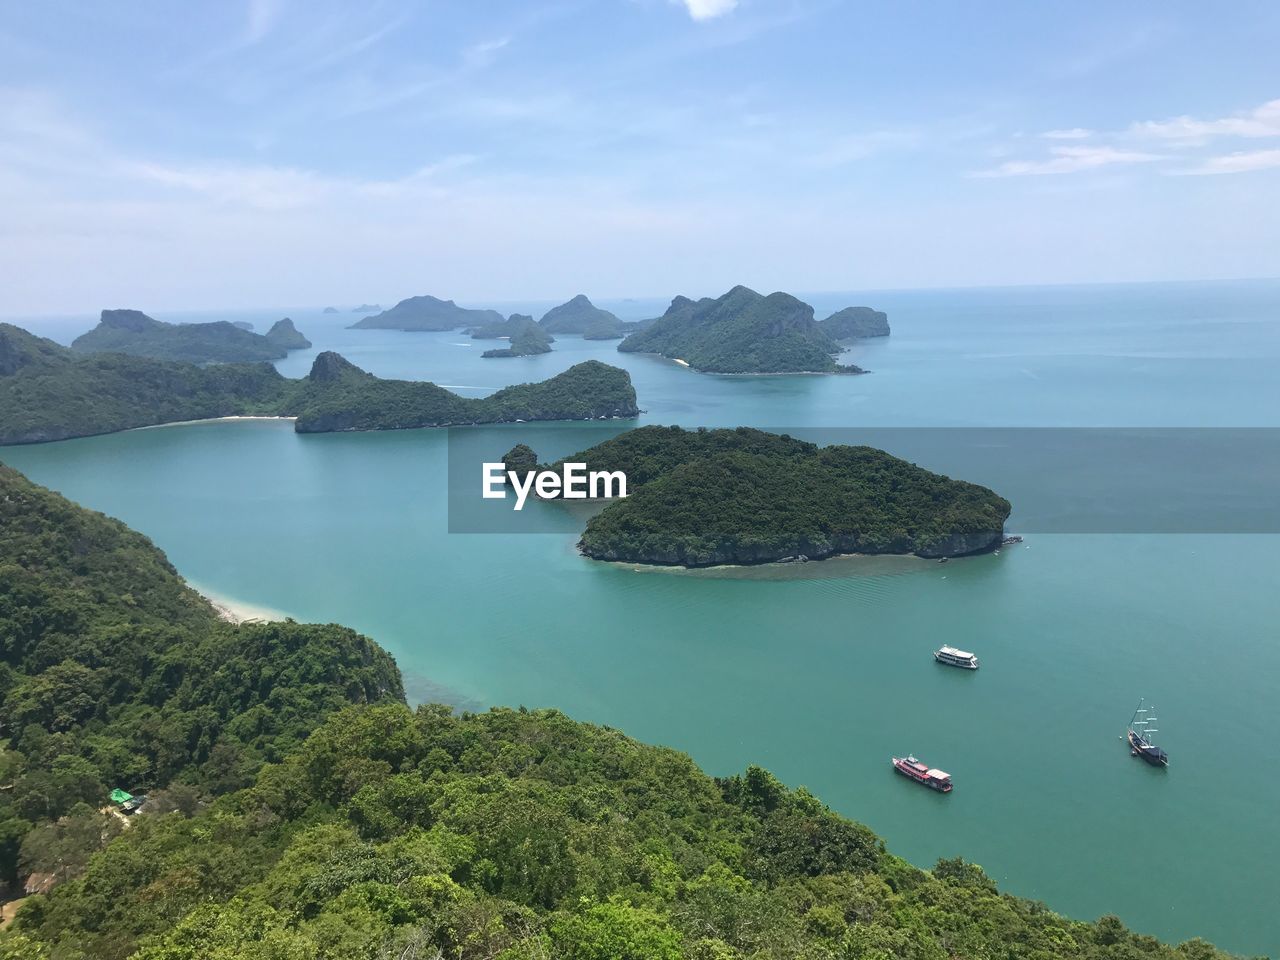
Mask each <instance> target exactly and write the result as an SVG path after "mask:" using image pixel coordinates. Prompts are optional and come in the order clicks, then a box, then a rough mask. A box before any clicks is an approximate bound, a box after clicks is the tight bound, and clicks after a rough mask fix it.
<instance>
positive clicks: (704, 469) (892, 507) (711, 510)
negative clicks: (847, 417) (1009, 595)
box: [509, 427, 1010, 567]
mask: <svg viewBox="0 0 1280 960" xmlns="http://www.w3.org/2000/svg"><path fill="white" fill-rule="evenodd" d="M509 456H510V455H509ZM565 461H573V462H580V463H586V464H587V469H588V470H610V471H612V470H621V471H622V472H624V473H625V474H626V475H627V483H628V491H629V493H630V496H628V497H627V498H626V499H625V500H617V501H615V502H613V503H610V504H609V505H608V506H606V507H605V508H604V509H603V510H602V511H601V512H600V513H598V514H596V515H595V516H594V517H592V518H591V519H590V520H589V521H588V522H587V527H586V530H585V531H584V532H583V535H582V540H581V541H580V542H579V545H578V546H579V548H580V549H581V550H582V552H583V553H585V554H586V555H587V556H589V557H595V558H597V559H601V560H626V561H631V562H639V563H653V564H671V565H681V566H691V567H702V566H712V565H716V564H747V563H767V562H771V561H776V560H782V559H787V558H799V557H805V558H807V559H810V560H815V559H821V558H823V557H829V556H832V555H834V554H838V553H914V554H917V555H919V556H923V557H943V556H959V555H962V554H966V553H975V552H978V551H981V550H985V549H988V548H990V547H992V546H994V545H996V544H998V543H999V542H1000V538H1001V537H1002V535H1003V533H1004V521H1005V520H1006V519H1007V518H1008V516H1009V509H1010V507H1009V503H1008V501H1006V500H1004V499H1003V498H1001V497H999V496H997V495H996V494H995V493H993V492H992V491H990V490H988V489H987V488H986V487H981V486H978V485H976V484H972V483H965V482H962V481H958V480H952V479H950V478H948V477H944V476H941V475H940V474H936V473H931V472H930V471H928V470H924V469H922V468H920V467H917V466H915V465H914V464H912V463H908V462H907V461H905V460H900V459H899V458H897V457H894V456H891V455H890V454H888V453H885V452H884V451H882V450H876V449H874V448H872V447H852V446H829V447H818V446H817V445H815V444H812V443H805V442H803V441H801V440H796V439H794V438H792V437H789V436H786V435H779V434H774V433H767V432H765V431H763V430H754V429H750V428H746V427H739V428H738V429H736V430H724V429H720V430H707V429H699V430H685V429H683V428H681V427H639V428H637V429H635V430H629V431H627V432H626V433H623V434H620V435H619V436H617V437H614V438H612V439H610V440H606V441H605V442H604V443H600V444H597V445H596V446H594V447H591V448H590V449H587V450H583V451H580V452H579V453H576V454H574V455H573V456H572V457H566V458H564V460H561V461H559V462H558V463H557V464H555V467H554V468H555V469H556V470H559V469H560V467H561V465H562V464H563V463H564V462H565Z"/></svg>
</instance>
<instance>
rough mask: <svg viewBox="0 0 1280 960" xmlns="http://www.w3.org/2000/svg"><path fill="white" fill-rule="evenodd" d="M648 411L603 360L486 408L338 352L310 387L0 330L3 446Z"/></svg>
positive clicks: (237, 367) (500, 395)
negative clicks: (213, 429) (262, 420)
mask: <svg viewBox="0 0 1280 960" xmlns="http://www.w3.org/2000/svg"><path fill="white" fill-rule="evenodd" d="M233 329H234V328H233ZM637 412H638V411H637V408H636V395H635V389H634V388H633V387H632V385H631V378H630V376H629V375H628V374H627V373H626V372H625V371H623V370H620V369H618V368H617V367H611V366H607V365H606V364H602V363H599V362H597V361H587V362H585V363H580V364H577V365H576V366H574V367H571V368H570V369H568V370H566V371H565V372H564V373H561V374H559V375H558V376H555V377H552V378H551V379H549V380H545V381H542V382H540V383H528V384H518V385H515V386H511V387H507V388H505V389H503V390H499V391H498V392H497V393H495V394H493V395H492V396H489V397H485V398H481V399H475V398H467V397H461V396H459V395H457V394H455V393H451V392H450V391H448V390H445V389H444V388H443V387H439V386H436V385H435V384H433V383H425V382H416V381H405V380H383V379H380V378H378V377H374V376H373V375H371V374H368V373H365V372H364V371H362V370H360V369H359V368H358V367H356V366H355V365H353V364H351V363H348V362H347V361H346V360H344V359H343V358H342V357H340V356H339V355H338V354H336V353H322V354H320V355H319V356H317V357H316V359H315V361H314V362H313V364H312V368H311V372H310V373H309V374H308V376H306V377H304V378H302V379H299V380H292V379H288V378H286V377H283V376H281V375H280V374H279V373H278V372H277V371H276V369H275V368H274V367H272V366H271V365H270V364H266V363H253V364H232V363H228V364H215V365H211V366H197V365H195V364H187V363H177V362H170V361H164V360H154V359H150V358H146V357H135V356H128V355H125V354H119V353H102V354H88V355H82V354H80V353H77V352H74V351H71V350H68V349H67V348H66V347H63V346H60V345H59V344H56V343H54V342H53V341H52V340H45V339H42V338H40V337H36V336H33V335H32V334H30V333H28V332H27V331H25V330H23V329H21V328H19V327H15V326H12V325H10V324H0V444H10V443H39V442H43V441H49V440H63V439H66V438H69V437H83V436H91V435H94V434H99V433H111V432H113V431H116V430H127V429H129V428H131V427H143V426H150V425H153V424H159V423H172V422H176V421H180V420H200V419H206V418H210V417H226V416H237V415H268V416H291V417H296V418H297V420H296V422H295V428H296V429H297V430H298V431H299V432H310V433H315V432H325V431H331V430H389V429H397V428H402V427H426V426H446V425H452V424H468V423H497V422H510V421H515V420H588V419H599V418H604V417H632V416H635V415H636V413H637Z"/></svg>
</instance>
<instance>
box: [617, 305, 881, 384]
mask: <svg viewBox="0 0 1280 960" xmlns="http://www.w3.org/2000/svg"><path fill="white" fill-rule="evenodd" d="M836 326H839V324H837V325H836ZM837 339H838V338H837V337H835V336H833V335H832V334H831V333H830V332H828V331H827V330H825V329H823V326H822V325H821V324H819V323H818V322H817V321H815V320H814V319H813V307H811V306H809V304H807V303H805V302H804V301H802V300H798V299H796V298H795V297H793V296H791V294H789V293H771V294H769V295H768V296H762V295H761V294H759V293H756V292H755V291H754V290H750V289H748V288H747V287H743V286H737V287H734V288H733V289H732V290H730V291H729V292H728V293H726V294H725V295H724V296H722V297H719V298H716V299H712V298H710V297H704V298H703V299H701V300H697V301H694V300H690V299H689V298H688V297H676V298H675V299H674V300H672V301H671V306H670V307H668V308H667V312H666V313H664V314H663V315H662V316H661V317H658V318H657V319H656V320H654V321H652V322H651V323H650V324H648V325H647V326H645V327H644V328H643V329H641V330H638V331H636V332H635V333H632V334H631V335H630V336H628V337H627V338H626V339H625V340H623V341H622V342H621V343H620V344H618V349H619V350H620V351H622V352H624V353H656V354H661V355H662V356H664V357H668V358H670V359H672V360H678V361H680V362H682V363H685V364H687V365H688V366H690V367H692V368H693V369H694V370H699V371H702V372H704V373H865V372H866V371H864V370H863V369H862V368H861V367H858V366H855V365H853V364H844V365H842V364H839V363H837V362H836V360H835V355H836V354H839V353H840V352H841V350H842V347H841V346H840V344H839V343H838V342H837Z"/></svg>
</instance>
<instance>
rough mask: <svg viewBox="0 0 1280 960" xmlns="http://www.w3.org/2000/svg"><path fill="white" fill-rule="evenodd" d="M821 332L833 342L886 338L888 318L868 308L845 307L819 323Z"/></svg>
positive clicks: (880, 312)
mask: <svg viewBox="0 0 1280 960" xmlns="http://www.w3.org/2000/svg"><path fill="white" fill-rule="evenodd" d="M818 326H820V327H821V328H822V332H823V333H825V334H826V335H827V336H829V337H831V338H832V339H833V340H861V339H863V338H865V337H887V336H888V335H889V317H888V315H887V314H885V312H884V311H883V310H872V309H871V308H870V307H845V308H844V309H843V310H837V311H836V312H835V313H833V314H832V315H831V316H829V317H827V319H825V320H823V321H821V322H819V324H818Z"/></svg>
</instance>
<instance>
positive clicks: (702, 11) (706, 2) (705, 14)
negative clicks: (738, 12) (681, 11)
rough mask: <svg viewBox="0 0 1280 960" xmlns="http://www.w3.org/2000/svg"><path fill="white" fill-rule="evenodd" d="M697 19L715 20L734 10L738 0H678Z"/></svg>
mask: <svg viewBox="0 0 1280 960" xmlns="http://www.w3.org/2000/svg"><path fill="white" fill-rule="evenodd" d="M678 2H680V3H683V4H684V6H685V9H687V10H688V11H689V16H691V17H693V19H695V20H714V19H715V18H716V17H722V16H724V15H725V14H726V13H729V12H730V11H732V10H733V9H734V8H735V7H737V5H738V0H678Z"/></svg>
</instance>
